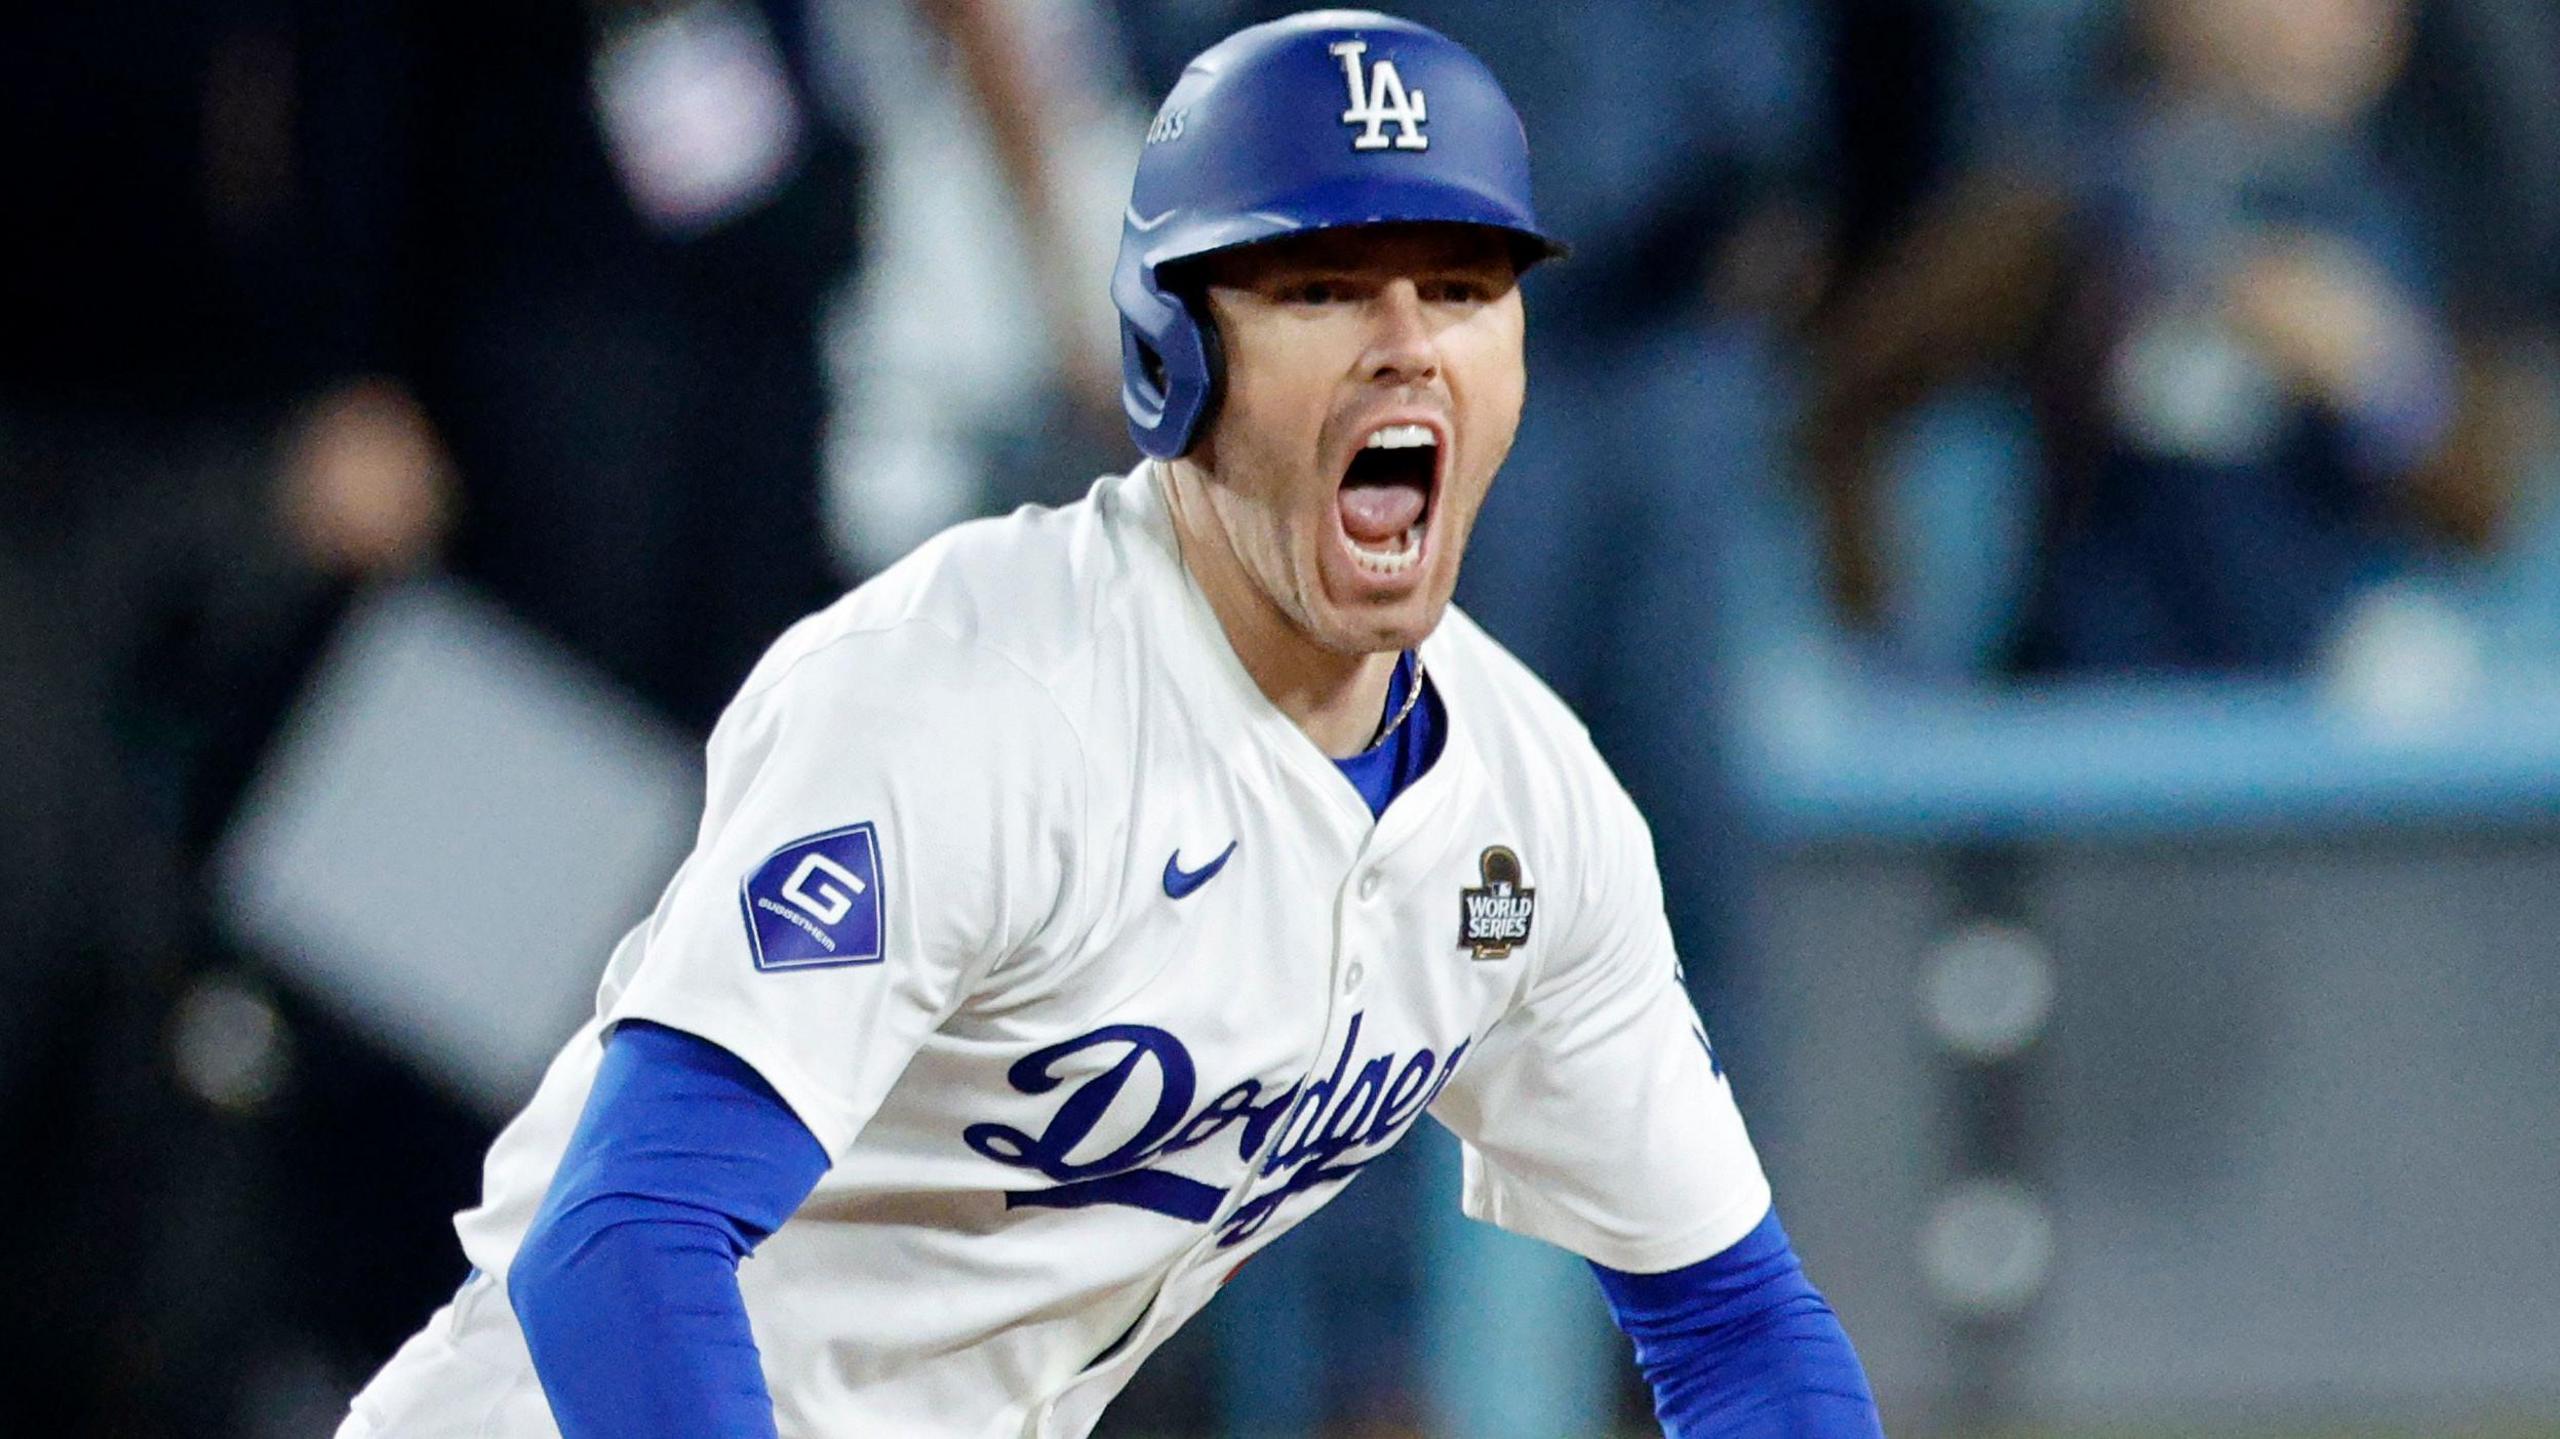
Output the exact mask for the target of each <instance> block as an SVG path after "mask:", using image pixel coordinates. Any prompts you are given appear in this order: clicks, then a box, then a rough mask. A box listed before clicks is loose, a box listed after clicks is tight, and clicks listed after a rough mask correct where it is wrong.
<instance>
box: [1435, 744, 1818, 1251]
mask: <svg viewBox="0 0 2560 1439" xmlns="http://www.w3.org/2000/svg"><path fill="white" fill-rule="evenodd" d="M1602 786H1603V788H1604V790H1605V792H1606V806H1605V808H1604V809H1603V811H1602V814H1601V817H1600V820H1599V822H1598V823H1597V824H1595V825H1594V826H1593V828H1594V829H1595V830H1596V831H1597V833H1595V834H1594V835H1593V836H1592V837H1591V844H1590V847H1589V853H1588V856H1587V858H1586V859H1585V861H1584V863H1585V865H1586V868H1585V870H1584V877H1583V878H1582V880H1581V882H1580V884H1579V889H1580V893H1579V895H1578V896H1577V897H1578V898H1579V900H1580V903H1579V904H1577V905H1576V906H1575V911H1574V913H1573V915H1572V922H1571V923H1570V924H1569V925H1568V926H1567V928H1566V931H1565V934H1564V936H1563V940H1562V942H1561V943H1560V944H1559V945H1558V946H1557V948H1556V950H1555V951H1554V952H1553V953H1551V954H1550V955H1549V956H1548V957H1547V958H1546V960H1545V967H1544V968H1543V970H1542V971H1541V972H1539V973H1537V974H1536V975H1534V976H1533V977H1532V978H1531V979H1530V981H1529V983H1528V986H1527V989H1526V991H1525V992H1524V994H1523V995H1522V997H1521V999H1520V1000H1519V1001H1518V1003H1517V1004H1516V1005H1515V1006H1514V1007H1513V1008H1512V1010H1511V1011H1510V1012H1509V1013H1508V1014H1506V1015H1505V1016H1504V1017H1503V1018H1502V1019H1501V1020H1500V1021H1499V1022H1497V1023H1496V1024H1495V1025H1494V1026H1493V1028H1492V1029H1491V1031H1490V1032H1488V1033H1487V1034H1486V1035H1485V1037H1484V1038H1483V1039H1482V1040H1481V1041H1480V1042H1479V1043H1478V1044H1477V1046H1476V1052H1475V1054H1474V1055H1473V1056H1472V1057H1470V1058H1469V1060H1468V1061H1467V1063H1466V1065H1465V1067H1464V1068H1462V1069H1461V1070H1460V1071H1459V1073H1458V1076H1457V1078H1455V1079H1454V1080H1452V1081H1451V1082H1450V1083H1449V1086H1448V1088H1446V1089H1445V1090H1443V1091H1442V1092H1441V1095H1440V1098H1439V1099H1438V1100H1437V1101H1436V1102H1435V1103H1434V1104H1433V1106H1432V1111H1431V1112H1432V1114H1433V1116H1434V1117H1435V1118H1437V1119H1439V1120H1440V1121H1441V1122H1442V1123H1443V1124H1446V1125H1447V1126H1448V1127H1449V1128H1450V1129H1451V1130H1453V1131H1455V1132H1456V1133H1457V1135H1458V1137H1459V1139H1460V1140H1461V1141H1463V1143H1464V1150H1465V1167H1466V1183H1465V1198H1464V1204H1465V1208H1466V1212H1467V1214H1468V1215H1469V1216H1471V1217H1473V1218H1476V1219H1481V1220H1485V1221H1488V1222H1490V1223H1493V1224H1496V1225H1499V1226H1501V1227H1502V1228H1504V1229H1508V1230H1511V1231H1513V1232H1514V1233H1518V1234H1525V1235H1529V1236H1530V1237H1532V1238H1537V1239H1543V1240H1546V1241H1548V1242H1549V1243H1552V1244H1557V1245H1561V1246H1562V1247H1564V1248H1566V1249H1569V1250H1571V1251H1573V1252H1574V1253H1576V1254H1579V1255H1581V1256H1583V1257H1584V1258H1586V1259H1589V1260H1591V1261H1593V1262H1594V1263H1598V1264H1603V1265H1607V1266H1608V1267H1610V1268H1612V1269H1620V1270H1626V1271H1630V1272H1634V1273H1659V1272H1661V1271H1664V1270H1669V1269H1676V1268H1679V1267H1681V1266H1683V1265H1686V1264H1692V1263H1695V1262H1697V1261H1698V1260H1700V1259H1704V1258H1706V1257H1708V1256H1710V1255H1713V1254H1716V1253H1718V1252H1720V1251H1722V1250H1723V1249H1725V1248H1726V1247H1727V1246H1729V1245H1731V1244H1732V1243H1733V1242H1734V1241H1735V1240H1737V1239H1740V1238H1741V1237H1742V1236H1743V1235H1745V1234H1748V1233H1749V1232H1750V1231H1751V1228H1752V1226H1753V1225H1755V1224H1757V1223H1759V1222H1760V1218H1761V1216H1762V1215H1764V1214H1766V1213H1767V1212H1768V1210H1769V1202H1770V1200H1769V1183H1768V1180H1767V1179H1766V1178H1765V1177H1764V1176H1763V1174H1762V1172H1761V1168H1760V1161H1759V1156H1758V1155H1757V1154H1756V1153H1754V1152H1753V1150H1752V1147H1751V1140H1750V1137H1749V1135H1748V1134H1747V1133H1746V1132H1745V1131H1744V1129H1743V1124H1742V1116H1741V1114H1740V1112H1739V1111H1738V1110H1737V1109H1736V1108H1735V1107H1734V1101H1733V1091H1732V1089H1731V1087H1730V1086H1729V1085H1728V1084H1727V1083H1726V1081H1725V1077H1724V1074H1723V1070H1722V1067H1721V1066H1720V1065H1719V1064H1718V1063H1717V1061H1716V1059H1715V1053H1714V1049H1713V1046H1712V1045H1711V1044H1710V1042H1709V1041H1708V1038H1707V1032H1706V1027H1705V1025H1704V1024H1702V1023H1701V1022H1700V1021H1699V1019H1698V1014H1697V1010H1696V1009H1695V1007H1693V1006H1692V1005H1691V1004H1690V1002H1689V997H1688V994H1687V992H1686V990H1685V988H1684V987H1683V984H1682V982H1681V974H1680V968H1679V962H1678V957H1677V956H1676V954H1675V953H1674V952H1673V948H1672V943H1671V927H1670V924H1669V922H1668V921H1667V920H1666V919H1665V918H1664V916H1663V909H1662V881H1661V877H1660V875H1659V873H1658V872H1657V871H1656V870H1655V868H1654V856H1653V842H1652V838H1651V836H1650V835H1649V834H1648V833H1647V832H1646V829H1645V826H1644V821H1643V820H1642V818H1640V817H1639V816H1638V815H1637V814H1636V811H1635V805H1634V803H1633V802H1632V801H1630V800H1629V799H1628V798H1627V797H1626V794H1625V792H1624V791H1623V790H1621V789H1619V788H1618V787H1617V785H1616V784H1615V782H1614V781H1612V780H1607V779H1604V780H1603V781H1602Z"/></svg>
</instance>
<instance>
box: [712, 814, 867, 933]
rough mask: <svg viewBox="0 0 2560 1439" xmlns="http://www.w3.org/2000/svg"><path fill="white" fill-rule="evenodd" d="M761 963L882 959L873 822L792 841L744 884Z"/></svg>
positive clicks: (741, 895) (741, 898)
mask: <svg viewBox="0 0 2560 1439" xmlns="http://www.w3.org/2000/svg"><path fill="white" fill-rule="evenodd" d="M738 903H739V905H740V907H741V908H743V909H744V910H745V912H746V917H747V945H748V948H749V950H750V951H751V952H752V953H753V954H754V955H755V961H756V968H758V969H818V968H822V967H825V966H828V965H838V964H877V963H879V961H880V843H879V836H878V835H877V834H875V833H874V832H873V830H872V827H871V826H870V825H867V824H857V825H848V826H846V827H845V828H843V829H831V830H828V831H827V832H826V833H824V834H813V835H811V836H809V837H808V838H807V839H800V840H794V841H792V842H791V843H789V844H786V845H784V846H783V847H782V848H780V849H777V850H775V851H774V852H773V853H772V854H769V855H767V856H765V859H764V862H763V863H762V864H759V865H757V866H756V867H755V872H754V873H752V874H749V875H748V876H747V878H746V881H745V883H743V884H741V885H739V886H738Z"/></svg>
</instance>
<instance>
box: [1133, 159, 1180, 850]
mask: <svg viewBox="0 0 2560 1439" xmlns="http://www.w3.org/2000/svg"><path fill="white" fill-rule="evenodd" d="M1180 208H1181V207H1180V206H1178V205H1177V206H1175V207H1174V210H1167V211H1165V212H1164V213H1163V214H1161V215H1158V216H1156V217H1155V218H1154V219H1152V220H1150V219H1148V218H1147V217H1146V216H1144V215H1141V214H1139V213H1138V207H1137V206H1135V205H1132V206H1130V207H1129V212H1128V214H1129V228H1130V229H1132V230H1135V231H1137V232H1138V233H1139V234H1141V235H1143V234H1145V233H1146V232H1148V231H1149V230H1152V229H1154V228H1155V227H1156V226H1158V225H1161V224H1163V223H1164V222H1165V221H1167V220H1170V219H1172V218H1173V216H1174V211H1175V210H1179V209H1180ZM1175 853H1177V854H1178V853H1180V851H1179V850H1177V851H1175Z"/></svg>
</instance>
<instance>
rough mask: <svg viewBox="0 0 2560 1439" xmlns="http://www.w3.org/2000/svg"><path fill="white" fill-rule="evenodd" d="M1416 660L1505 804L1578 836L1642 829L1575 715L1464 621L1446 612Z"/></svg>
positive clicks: (1511, 657)
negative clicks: (1421, 659)
mask: <svg viewBox="0 0 2560 1439" xmlns="http://www.w3.org/2000/svg"><path fill="white" fill-rule="evenodd" d="M1424 655H1425V659H1426V661H1427V662H1428V663H1429V665H1430V668H1431V674H1432V677H1433V682H1434V683H1435V684H1438V685H1439V686H1440V687H1441V689H1442V692H1443V694H1444V696H1445V697H1446V699H1447V702H1448V703H1449V704H1450V705H1451V706H1452V707H1453V708H1455V709H1456V710H1457V711H1459V716H1458V718H1457V719H1456V720H1455V721H1454V722H1455V723H1457V724H1460V725H1463V726H1466V727H1467V729H1468V730H1469V732H1470V737H1471V742H1472V743H1473V744H1474V745H1475V747H1476V748H1477V750H1478V752H1479V753H1481V754H1482V755H1483V756H1484V759H1485V762H1486V769H1487V771H1488V773H1489V774H1490V775H1491V776H1492V777H1493V782H1494V783H1495V784H1496V785H1498V786H1500V787H1501V788H1502V790H1503V791H1504V793H1505V798H1506V799H1507V800H1508V801H1509V802H1511V803H1513V804H1515V805H1517V806H1520V807H1521V808H1523V809H1525V810H1527V811H1529V817H1531V818H1533V819H1536V820H1538V821H1541V822H1544V823H1547V824H1553V825H1557V826H1564V827H1569V828H1570V829H1571V830H1573V831H1575V832H1580V833H1588V832H1589V831H1590V829H1591V828H1592V827H1593V826H1595V825H1611V826H1626V825H1635V826H1639V827H1640V826H1641V825H1642V824H1643V820H1642V818H1641V816H1639V815H1638V814H1637V813H1636V810H1635V806H1634V802H1633V801H1632V800H1630V799H1629V798H1628V797H1627V792H1626V789H1625V787H1624V786H1623V785H1621V784H1620V783H1619V782H1618V777H1617V774H1616V773H1615V772H1614V771H1612V770H1611V769H1610V767H1609V762H1608V760H1607V759H1605V758H1604V757H1603V756H1602V755H1601V753H1600V749H1599V746H1597V745H1595V744H1593V743H1592V740H1591V732H1590V730H1589V729H1588V728H1586V727H1585V726H1584V724H1583V722H1582V717H1581V716H1579V715H1577V714H1575V713H1574V712H1573V707H1572V706H1571V705H1569V704H1567V703H1566V702H1565V700H1564V698H1563V697H1562V696H1561V695H1558V694H1557V693H1556V692H1555V690H1554V689H1552V688H1551V687H1549V686H1548V684H1547V682H1546V681H1545V680H1543V679H1541V678H1539V677H1538V674H1537V672H1536V671H1534V670H1532V669H1531V668H1530V667H1529V666H1528V665H1527V664H1526V663H1524V662H1523V661H1522V660H1521V659H1520V658H1519V657H1518V656H1517V655H1514V654H1512V653H1511V651H1510V650H1508V649H1506V648H1504V646H1503V645H1502V643H1501V642H1500V641H1499V640H1496V639H1495V638H1494V637H1493V636H1492V635H1490V634H1488V633H1486V632H1485V630H1484V627H1483V626H1481V625H1479V624H1477V623H1476V622H1475V620H1474V618H1473V617H1472V616H1470V615H1468V614H1467V613H1466V612H1465V611H1463V610H1461V609H1459V608H1458V607H1457V606H1455V605H1452V606H1450V608H1449V611H1448V614H1447V615H1446V617H1444V618H1443V619H1442V621H1441V623H1440V627H1439V629H1438V630H1437V631H1436V632H1435V633H1434V634H1433V635H1432V638H1431V640H1430V641H1429V642H1428V644H1427V647H1426V648H1425V650H1424Z"/></svg>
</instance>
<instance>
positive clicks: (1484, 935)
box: [1458, 844, 1538, 959]
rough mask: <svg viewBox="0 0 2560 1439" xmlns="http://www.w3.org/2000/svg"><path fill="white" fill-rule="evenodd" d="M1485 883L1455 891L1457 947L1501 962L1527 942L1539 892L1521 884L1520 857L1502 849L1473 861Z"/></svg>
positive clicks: (1495, 848) (1488, 851) (1494, 848)
mask: <svg viewBox="0 0 2560 1439" xmlns="http://www.w3.org/2000/svg"><path fill="white" fill-rule="evenodd" d="M1476 868H1477V869H1478V870H1479V871H1480V872H1481V873H1482V874H1483V875H1484V883H1483V884H1482V885H1480V886H1477V887H1475V888H1471V889H1462V890H1459V891H1458V945H1459V947H1460V948H1462V949H1465V950H1466V951H1468V952H1469V953H1471V954H1473V955H1474V956H1475V957H1476V958H1478V959H1502V958H1504V957H1506V956H1508V955H1509V954H1510V953H1511V951H1513V950H1515V949H1518V948H1519V947H1520V946H1522V945H1524V944H1527V943H1528V942H1529V921H1530V920H1531V919H1533V918H1535V917H1536V915H1537V912H1538V892H1537V891H1536V890H1534V889H1531V888H1530V887H1529V886H1527V885H1525V884H1522V883H1521V882H1520V879H1521V875H1520V856H1518V855H1516V854H1513V853H1512V852H1511V851H1510V850H1508V849H1505V848H1504V847H1502V846H1501V845H1498V844H1497V845H1495V846H1493V847H1492V848H1490V849H1488V850H1486V851H1485V852H1484V853H1483V854H1482V855H1480V856H1478V857H1477V859H1476Z"/></svg>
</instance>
